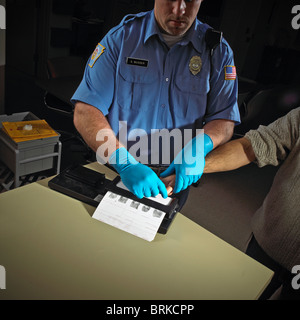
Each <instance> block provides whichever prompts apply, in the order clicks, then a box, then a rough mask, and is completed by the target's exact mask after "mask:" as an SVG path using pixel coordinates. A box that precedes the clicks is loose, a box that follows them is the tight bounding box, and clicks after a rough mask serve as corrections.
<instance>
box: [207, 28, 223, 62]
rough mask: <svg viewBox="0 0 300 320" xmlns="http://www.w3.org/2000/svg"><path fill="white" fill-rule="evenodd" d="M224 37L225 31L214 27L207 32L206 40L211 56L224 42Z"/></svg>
mask: <svg viewBox="0 0 300 320" xmlns="http://www.w3.org/2000/svg"><path fill="white" fill-rule="evenodd" d="M222 39H223V32H221V31H217V30H215V29H212V28H208V29H207V30H206V33H205V42H206V45H207V46H208V48H209V50H210V54H211V56H212V55H213V53H214V50H215V49H216V47H217V46H218V45H220V43H221V42H222Z"/></svg>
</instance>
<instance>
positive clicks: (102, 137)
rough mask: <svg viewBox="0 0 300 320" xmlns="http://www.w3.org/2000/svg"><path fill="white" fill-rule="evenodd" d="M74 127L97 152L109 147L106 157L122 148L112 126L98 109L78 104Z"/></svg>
mask: <svg viewBox="0 0 300 320" xmlns="http://www.w3.org/2000/svg"><path fill="white" fill-rule="evenodd" d="M74 125H75V127H76V129H77V131H78V132H79V133H80V135H81V136H82V138H83V139H84V141H85V142H86V143H87V144H88V145H89V147H90V148H91V149H92V150H93V151H95V152H97V150H99V148H100V147H101V146H104V145H106V146H108V144H109V148H107V149H106V153H105V156H106V157H107V158H109V157H110V155H111V153H112V152H114V151H115V150H116V149H118V148H120V147H121V144H120V143H119V141H118V140H117V138H116V136H115V134H114V132H113V130H112V128H111V126H110V124H109V123H108V121H107V119H106V118H105V116H104V115H103V114H102V112H101V111H99V110H98V109H97V108H95V107H93V106H90V105H88V104H85V103H82V102H77V103H76V106H75V111H74Z"/></svg>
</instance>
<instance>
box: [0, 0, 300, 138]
mask: <svg viewBox="0 0 300 320" xmlns="http://www.w3.org/2000/svg"><path fill="white" fill-rule="evenodd" d="M153 3H154V1H152V0H107V1H103V0H101V1H100V0H7V1H6V14H7V18H6V19H7V21H6V69H5V113H6V114H12V113H16V112H23V111H31V112H33V113H34V114H35V115H37V116H38V117H39V118H42V119H46V120H47V121H48V122H49V123H50V125H52V126H53V127H54V128H55V129H57V130H61V131H66V132H75V130H74V127H73V122H72V116H71V115H67V116H66V115H64V114H61V113H59V112H56V111H53V110H51V109H49V108H48V107H46V105H45V103H44V98H45V91H46V90H45V86H44V85H41V84H42V83H45V81H47V80H49V78H51V75H49V61H52V60H53V59H54V60H55V59H57V58H62V59H66V60H67V59H68V57H70V56H72V57H74V56H75V57H78V58H80V59H82V60H83V61H84V62H85V61H86V60H87V59H88V57H89V56H90V54H91V53H92V52H93V50H94V48H95V46H96V45H97V43H98V42H99V41H100V40H101V38H102V37H103V35H104V34H105V33H106V32H107V31H108V30H109V29H110V28H112V27H113V26H115V25H116V24H118V23H119V22H120V20H121V19H122V18H123V16H124V15H125V14H128V13H136V12H140V11H146V10H150V9H152V8H153ZM296 4H300V1H296V0H268V1H266V0H251V1H250V0H205V1H204V2H203V4H202V6H201V8H200V12H199V16H198V18H199V19H200V20H202V21H203V22H206V23H208V24H210V25H211V26H212V27H214V28H215V29H218V30H221V31H222V32H223V33H224V37H225V38H226V40H227V41H228V42H229V44H230V45H231V47H232V49H233V51H234V54H235V62H236V66H237V71H238V75H239V97H240V100H239V104H240V105H241V104H242V102H243V101H244V99H245V98H246V97H247V98H249V96H251V95H253V93H256V92H258V91H259V90H262V89H265V88H266V89H268V88H273V87H275V88H276V87H277V86H280V87H281V86H295V85H296V86H297V85H298V84H300V63H299V60H300V31H299V30H294V29H293V28H292V25H291V21H292V19H293V17H294V15H293V14H292V8H293V6H294V5H296ZM66 60H65V61H66ZM63 65H65V66H67V63H65V64H63ZM76 67H77V65H76V66H74V67H72V66H69V67H68V69H67V72H70V75H72V72H73V73H75V69H76ZM65 76H66V75H65ZM67 76H68V74H67ZM43 81H44V82H43ZM297 88H298V87H297ZM273 97H274V95H273ZM48 98H49V97H48ZM51 98H52V99H53V100H51V102H53V101H54V104H55V105H56V104H57V105H61V106H62V107H63V108H64V107H65V106H64V105H66V104H67V103H66V102H65V101H61V100H55V96H51ZM297 99H298V97H295V96H290V100H289V101H290V102H291V103H298V100H299V99H300V98H299V99H298V100H297ZM267 101H270V99H269V98H268V99H267ZM299 101H300V100H299ZM272 103H273V102H272ZM299 105H300V103H299ZM68 107H69V106H68ZM257 108H260V109H262V108H265V110H267V112H266V114H267V115H265V116H264V117H260V118H259V117H258V118H257V117H256V121H254V122H252V123H250V122H249V123H250V124H249V125H248V126H247V127H245V126H244V128H243V126H240V127H239V128H243V129H239V128H237V131H239V130H240V133H243V132H244V131H245V130H246V129H249V128H251V127H256V126H257V125H258V124H260V123H267V122H270V121H272V120H273V118H276V117H277V116H278V114H277V113H276V110H275V109H274V108H273V107H272V105H270V106H269V107H268V108H267V106H266V105H265V106H263V107H262V106H261V105H260V106H258V107H257ZM273 109H274V112H273ZM241 112H244V110H242V108H241ZM248 113H249V112H248ZM272 113H273V116H272Z"/></svg>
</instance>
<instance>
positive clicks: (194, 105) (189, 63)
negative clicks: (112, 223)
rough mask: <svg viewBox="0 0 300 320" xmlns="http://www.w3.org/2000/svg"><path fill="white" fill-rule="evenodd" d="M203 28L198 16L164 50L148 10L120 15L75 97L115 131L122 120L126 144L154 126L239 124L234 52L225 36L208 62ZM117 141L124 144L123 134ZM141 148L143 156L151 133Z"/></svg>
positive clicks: (100, 47) (120, 126)
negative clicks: (212, 122) (94, 109)
mask: <svg viewBox="0 0 300 320" xmlns="http://www.w3.org/2000/svg"><path fill="white" fill-rule="evenodd" d="M208 27H209V26H208V25H205V24H203V23H201V22H200V21H198V20H196V21H195V23H194V24H193V25H192V27H191V29H190V30H189V31H188V32H187V34H186V36H185V37H184V38H183V39H182V40H181V41H180V42H179V43H177V44H176V45H175V46H173V47H172V48H171V49H169V48H168V47H167V45H166V44H165V42H164V40H163V37H162V35H161V33H160V31H159V28H158V26H157V23H156V20H155V17H154V12H153V10H152V11H149V12H145V13H140V14H137V15H131V16H127V17H125V18H124V19H123V21H122V22H121V23H120V24H119V25H118V26H117V27H115V28H113V29H112V30H111V31H110V32H109V33H108V34H107V35H106V36H105V37H104V39H103V40H102V41H101V42H100V43H99V45H98V46H97V48H96V50H95V52H94V54H93V55H92V56H91V58H90V59H89V61H88V63H87V66H86V69H85V73H84V77H83V80H82V82H81V84H80V85H79V87H78V89H77V91H76V92H75V94H74V96H73V97H72V102H73V103H75V102H76V101H82V102H85V103H87V104H90V105H92V106H95V107H96V108H98V109H99V110H100V111H102V113H103V114H104V115H105V116H107V119H108V121H109V123H110V125H111V127H112V129H113V130H114V132H115V133H116V135H117V136H118V134H119V131H120V129H121V131H122V130H123V129H124V128H123V127H124V126H125V124H126V122H127V128H126V129H127V133H128V139H129V140H131V141H128V142H127V148H128V149H129V148H130V146H132V145H134V144H136V143H137V141H136V137H140V138H141V140H142V136H144V138H145V137H146V138H147V137H148V138H149V135H150V134H151V133H152V135H153V134H154V135H155V130H156V131H158V130H161V129H168V130H169V131H170V130H172V129H174V128H178V129H180V130H183V129H193V130H195V129H200V128H202V127H203V125H204V124H205V123H207V122H210V121H212V120H216V119H228V120H232V121H234V122H236V123H239V121H240V116H239V110H238V106H237V91H238V87H237V79H236V77H235V76H234V74H233V71H232V69H234V61H233V53H232V50H231V48H230V47H229V45H228V44H227V42H226V41H225V40H224V39H223V40H222V43H221V44H220V46H218V47H217V48H216V49H215V52H214V54H213V57H212V61H211V57H210V50H209V49H208V48H207V46H206V43H205V32H206V30H207V29H208ZM199 58H200V63H199ZM195 61H196V62H197V63H196V65H194V66H193V64H194V63H193V62H195ZM193 69H195V70H193ZM226 70H227V71H226ZM228 70H229V71H228ZM192 71H195V72H194V73H192ZM226 72H227V73H228V74H227V73H226ZM230 76H231V78H230ZM227 79H228V80H227ZM120 121H121V122H122V123H121V125H120ZM87 125H88V124H87ZM124 130H125V129H124ZM123 132H125V135H126V131H123ZM147 135H148V136H147ZM118 138H119V139H120V141H121V142H123V143H125V144H126V141H125V140H126V137H124V134H123V133H122V134H120V136H118ZM141 140H140V141H141ZM147 141H148V142H149V144H147ZM141 146H142V147H141ZM139 148H140V149H141V150H140V152H141V153H140V157H141V159H142V154H143V155H145V154H148V152H149V148H150V138H149V139H148V140H147V139H146V140H145V139H144V140H143V143H140V144H139ZM134 156H136V155H134ZM139 160H140V159H139ZM171 160H172V159H170V161H171ZM160 161H161V160H160ZM142 162H143V161H142ZM144 162H145V161H144Z"/></svg>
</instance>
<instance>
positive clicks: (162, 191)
mask: <svg viewBox="0 0 300 320" xmlns="http://www.w3.org/2000/svg"><path fill="white" fill-rule="evenodd" d="M157 187H158V190H159V193H160V194H161V195H162V197H163V198H164V199H167V198H168V191H167V188H166V186H165V185H164V183H163V182H162V181H161V180H159V179H158V185H157Z"/></svg>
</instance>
